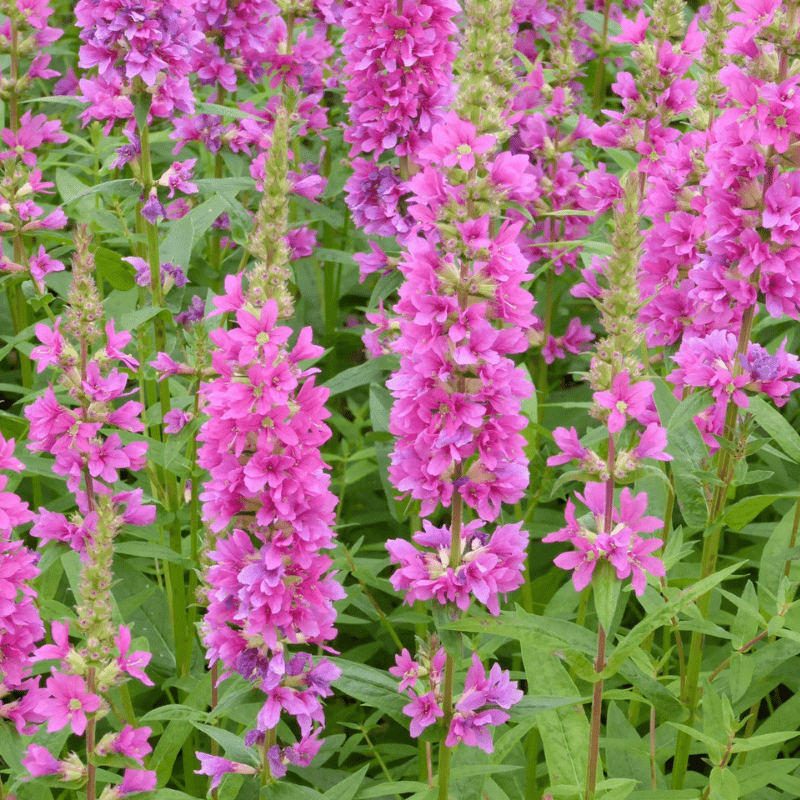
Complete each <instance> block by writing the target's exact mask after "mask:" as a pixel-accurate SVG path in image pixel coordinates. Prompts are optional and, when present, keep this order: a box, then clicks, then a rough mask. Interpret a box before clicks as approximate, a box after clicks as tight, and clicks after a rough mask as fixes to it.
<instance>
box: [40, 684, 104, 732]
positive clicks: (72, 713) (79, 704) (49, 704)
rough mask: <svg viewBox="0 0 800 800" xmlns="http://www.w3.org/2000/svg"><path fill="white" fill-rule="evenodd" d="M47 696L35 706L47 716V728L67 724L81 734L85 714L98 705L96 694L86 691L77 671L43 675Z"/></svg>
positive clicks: (49, 730) (84, 725)
mask: <svg viewBox="0 0 800 800" xmlns="http://www.w3.org/2000/svg"><path fill="white" fill-rule="evenodd" d="M47 689H48V694H49V696H48V697H47V698H45V699H43V700H42V701H41V702H40V703H39V705H38V708H37V710H38V711H39V713H40V714H42V715H43V716H44V717H45V718H46V719H47V720H48V722H47V732H48V733H53V732H54V731H60V730H61V729H62V728H64V727H66V726H67V725H69V726H70V728H71V729H72V732H73V733H75V734H77V735H78V736H81V735H82V734H83V732H84V731H85V730H86V714H87V713H88V714H93V713H94V712H95V711H97V710H98V709H99V708H100V697H98V695H96V694H93V693H92V692H89V691H87V689H86V682H85V681H84V680H83V678H81V677H79V676H78V675H62V674H61V673H60V672H53V675H52V677H50V678H48V679H47Z"/></svg>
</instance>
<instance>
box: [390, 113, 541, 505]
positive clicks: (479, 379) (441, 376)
mask: <svg viewBox="0 0 800 800" xmlns="http://www.w3.org/2000/svg"><path fill="white" fill-rule="evenodd" d="M494 142H495V140H494V137H491V136H480V137H479V136H477V135H476V132H475V128H474V126H473V125H472V124H471V123H469V122H464V121H460V120H458V119H457V118H453V117H451V118H449V119H448V124H447V125H446V126H445V125H441V126H436V127H435V128H434V130H433V134H432V143H431V145H430V146H429V147H427V148H425V149H424V150H423V151H422V153H421V156H422V157H423V158H424V159H426V162H427V163H426V165H425V167H424V168H423V169H422V170H421V171H420V172H419V173H418V174H417V175H415V176H414V178H413V179H412V180H411V182H410V185H411V186H412V188H413V189H414V193H415V194H414V198H413V199H414V201H415V202H414V203H413V205H412V206H411V209H410V210H411V214H412V215H413V216H414V217H415V218H416V219H418V220H420V221H421V222H422V224H421V226H420V227H421V229H422V230H426V231H427V232H428V235H427V236H424V237H423V236H417V237H415V238H413V239H410V240H409V242H408V245H407V252H406V253H405V254H404V255H403V257H402V260H401V262H400V270H401V271H402V272H403V274H404V275H405V277H406V282H405V283H404V284H403V286H402V287H401V288H400V293H399V294H400V300H399V302H398V303H397V306H396V308H395V311H396V312H397V313H398V314H400V315H401V317H400V322H399V324H400V338H399V339H398V340H397V341H396V342H395V343H394V345H393V347H394V349H395V350H396V351H397V352H398V353H400V356H401V360H400V370H399V372H398V373H397V374H396V375H394V376H393V377H392V378H391V379H390V381H389V382H388V383H387V386H388V387H389V389H390V390H391V391H392V393H393V395H394V397H395V399H396V403H395V405H394V408H393V409H392V414H391V417H390V423H389V430H390V431H391V432H392V433H393V434H395V435H396V436H398V437H399V439H398V441H397V444H396V446H395V449H394V452H393V454H392V466H391V467H390V476H391V479H392V481H393V483H394V485H395V486H396V487H397V489H398V490H399V491H401V492H403V493H409V494H410V495H411V496H412V497H413V498H415V499H419V500H422V514H423V516H427V515H428V514H430V512H431V511H432V510H433V509H434V507H435V506H436V504H437V503H438V502H441V503H442V504H443V505H445V506H448V505H450V503H451V501H452V497H453V494H454V492H458V493H459V495H460V496H461V497H462V498H463V500H464V502H465V503H466V504H467V505H468V506H470V507H471V508H475V509H476V511H477V512H478V514H479V515H480V516H481V517H482V518H483V519H485V520H493V519H495V518H496V517H497V515H498V513H499V510H500V504H501V503H503V502H505V503H514V502H516V501H517V500H518V499H519V498H520V497H521V496H522V493H523V492H524V489H525V486H526V485H527V481H528V475H527V469H526V466H527V460H526V459H525V456H524V454H523V451H522V448H523V446H524V441H525V440H524V438H523V437H522V436H521V434H520V430H521V429H522V428H523V427H524V426H525V421H524V419H523V418H522V416H521V415H520V412H519V408H520V400H521V398H524V397H526V396H528V395H529V394H530V392H531V387H530V383H529V382H528V381H527V380H526V379H525V377H524V375H523V373H522V372H521V370H519V369H518V368H516V367H515V366H514V363H513V362H512V361H511V358H510V356H511V355H512V354H514V353H519V352H524V351H525V349H527V339H526V337H525V331H526V329H528V328H530V327H531V325H532V324H533V317H532V314H531V309H532V307H533V299H532V297H531V296H530V294H529V293H528V292H527V291H525V290H524V289H522V288H521V285H520V284H521V282H522V281H523V280H525V278H526V269H527V263H526V261H525V259H524V258H523V257H522V254H521V252H520V250H519V248H518V246H517V245H516V242H515V239H516V236H517V234H518V232H519V230H520V228H521V227H522V224H521V223H508V222H503V223H500V224H499V225H494V224H492V215H491V214H490V213H488V206H490V205H491V203H492V202H495V203H496V202H497V200H498V198H502V197H505V196H508V195H513V194H514V193H516V192H519V193H524V192H525V191H526V189H527V186H528V183H527V182H526V175H525V173H524V171H520V172H516V171H514V170H513V169H512V170H509V171H508V172H506V171H504V170H502V169H501V168H499V166H498V165H500V166H502V164H501V162H504V161H508V160H513V159H514V158H515V157H513V156H509V157H507V158H505V159H504V158H503V156H498V157H497V158H496V159H494V160H489V158H488V157H487V155H485V154H487V153H488V152H489V151H490V150H491V148H492V147H493V145H494ZM520 158H523V157H520ZM476 159H478V160H479V161H480V164H481V167H482V169H481V171H480V172H479V173H478V174H480V175H481V179H474V178H472V177H471V175H470V174H469V173H468V172H467V170H470V171H471V170H473V169H474V168H475V165H476ZM523 160H524V159H523ZM433 162H436V163H442V164H444V165H445V166H448V165H451V166H450V169H449V170H446V171H445V173H444V175H442V174H440V173H438V172H437V170H436V169H435V168H434V166H433ZM523 169H524V167H523ZM472 192H474V193H475V195H477V197H476V198H475V199H474V200H473V201H472V202H470V201H469V200H468V197H467V195H468V194H470V193H472ZM479 193H483V195H484V196H486V195H488V196H489V197H490V198H492V199H491V200H490V201H489V203H488V204H487V202H486V201H485V200H483V201H481V200H479V199H478V198H479V197H480V194H479ZM479 202H480V203H481V205H483V206H484V208H487V213H483V214H481V215H480V216H476V217H471V218H470V217H467V216H466V214H464V213H463V211H464V210H465V208H466V207H469V206H474V205H477V204H478V203H479ZM456 204H458V205H457V206H456V209H461V211H460V212H459V211H457V210H456V209H453V206H455V205H456ZM461 204H463V206H462V205H461ZM451 213H453V214H454V213H459V216H460V217H461V219H456V220H453V221H452V222H451V221H450V219H449V215H450V214H451ZM438 222H441V225H442V226H443V228H444V226H449V227H448V228H447V229H448V230H449V231H452V233H451V234H450V235H451V236H453V238H452V239H448V240H447V247H446V249H445V250H444V252H443V251H442V249H440V248H439V246H438V245H437V243H436V239H437V238H438V236H439V234H438V232H437V231H438V229H437V223H438ZM455 236H457V237H458V238H455ZM493 321H497V322H498V323H499V324H500V325H501V326H502V327H495V326H494V325H493V324H492V323H493Z"/></svg>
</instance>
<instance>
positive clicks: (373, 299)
mask: <svg viewBox="0 0 800 800" xmlns="http://www.w3.org/2000/svg"><path fill="white" fill-rule="evenodd" d="M404 280H405V276H404V275H403V273H402V272H400V270H399V269H396V270H393V271H392V272H390V273H389V274H388V275H381V277H380V278H379V279H378V282H377V283H376V284H375V288H374V289H373V290H372V294H371V295H370V297H369V304H368V305H367V308H378V301H379V300H385V299H386V298H387V297H388V296H389V295H390V294H392V292H394V291H395V290H396V289H398V288H399V287H400V285H401V284H402V283H403V281H404Z"/></svg>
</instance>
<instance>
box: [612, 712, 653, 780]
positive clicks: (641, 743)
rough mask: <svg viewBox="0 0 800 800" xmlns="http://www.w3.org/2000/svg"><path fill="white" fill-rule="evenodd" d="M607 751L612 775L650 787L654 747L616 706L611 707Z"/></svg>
mask: <svg viewBox="0 0 800 800" xmlns="http://www.w3.org/2000/svg"><path fill="white" fill-rule="evenodd" d="M605 748H606V764H607V766H608V772H609V774H610V775H628V776H630V777H631V778H633V779H634V781H638V782H639V783H640V784H641V785H642V786H649V785H650V744H649V742H646V741H645V740H643V739H642V737H641V736H639V734H638V733H637V732H636V728H634V727H633V725H631V723H630V722H628V718H627V717H626V716H625V714H624V713H623V712H622V711H621V710H620V708H619V706H618V705H617V704H616V703H614V702H612V703H610V704H609V707H608V718H607V725H606V738H605ZM659 777H660V775H659Z"/></svg>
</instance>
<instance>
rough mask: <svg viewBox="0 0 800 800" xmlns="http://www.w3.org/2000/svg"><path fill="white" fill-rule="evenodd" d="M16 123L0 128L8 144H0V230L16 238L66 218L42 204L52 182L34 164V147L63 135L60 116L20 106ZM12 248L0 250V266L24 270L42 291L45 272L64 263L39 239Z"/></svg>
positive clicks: (53, 226)
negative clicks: (21, 110)
mask: <svg viewBox="0 0 800 800" xmlns="http://www.w3.org/2000/svg"><path fill="white" fill-rule="evenodd" d="M18 123H19V124H18V126H17V127H16V130H14V129H13V128H10V127H8V128H3V129H2V132H0V136H2V140H3V144H4V145H5V146H6V147H7V148H8V149H2V150H0V165H1V166H0V174H2V180H1V181H0V235H3V236H8V237H15V238H16V239H17V240H19V238H20V237H21V236H22V235H26V236H31V235H32V234H35V232H36V231H48V230H59V229H61V228H63V227H64V226H65V225H66V224H67V217H66V215H65V214H64V212H63V211H62V210H61V209H60V208H55V209H48V206H47V203H46V202H45V201H44V198H43V197H42V196H43V195H47V194H52V192H51V191H50V190H51V189H52V188H53V184H52V183H51V182H49V181H45V180H44V179H43V175H42V171H41V170H40V169H37V168H36V164H37V153H36V151H37V149H39V148H40V147H41V146H42V145H44V144H63V143H64V142H66V141H67V135H66V133H64V132H63V131H62V130H61V122H60V120H49V119H47V117H46V116H45V115H44V114H33V113H32V112H31V111H26V112H25V113H24V114H23V115H22V117H21V118H20V119H19V121H18ZM40 204H41V205H40ZM14 254H15V258H13V259H12V258H10V257H9V256H7V255H5V254H4V253H0V271H2V272H14V273H20V274H26V275H29V276H30V278H31V279H32V280H33V281H34V283H35V284H36V286H37V288H38V289H39V291H44V278H45V276H46V275H48V274H50V273H52V272H60V271H62V270H63V269H64V264H62V263H61V262H60V261H58V260H57V259H55V258H52V257H51V256H50V255H49V254H48V253H47V251H46V249H45V247H44V246H43V245H39V247H38V248H37V247H35V246H33V247H30V249H28V250H27V252H25V251H24V250H22V249H21V248H15V249H14Z"/></svg>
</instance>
